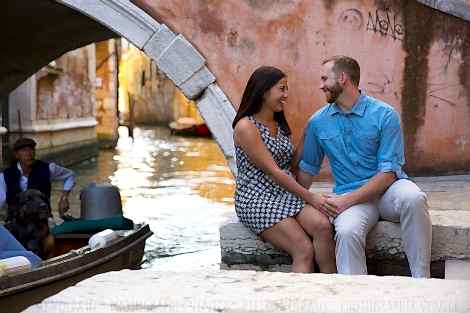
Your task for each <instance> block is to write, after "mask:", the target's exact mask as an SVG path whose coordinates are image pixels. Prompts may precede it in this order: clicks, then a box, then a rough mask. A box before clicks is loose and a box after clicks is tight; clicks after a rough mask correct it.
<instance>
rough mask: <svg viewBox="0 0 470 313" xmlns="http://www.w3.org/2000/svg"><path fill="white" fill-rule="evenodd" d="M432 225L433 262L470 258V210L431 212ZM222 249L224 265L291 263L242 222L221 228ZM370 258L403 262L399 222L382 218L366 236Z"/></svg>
mask: <svg viewBox="0 0 470 313" xmlns="http://www.w3.org/2000/svg"><path fill="white" fill-rule="evenodd" d="M430 215H431V219H432V224H433V241H432V251H431V252H432V256H431V259H432V261H435V262H440V261H443V262H446V261H447V260H463V261H466V262H468V261H469V260H470V212H468V211H433V210H431V211H430ZM220 248H221V255H222V263H223V264H224V266H228V267H231V266H232V265H243V264H251V265H255V266H259V267H260V268H263V267H270V266H272V265H284V264H290V263H291V259H290V257H289V256H288V255H287V254H286V253H285V252H283V251H280V250H278V249H276V248H274V247H273V246H272V245H271V244H269V243H267V242H263V241H262V240H261V239H260V238H259V237H258V236H256V235H255V234H254V233H253V232H251V231H250V230H248V229H247V228H246V227H245V226H243V225H242V224H241V223H229V224H226V225H223V226H221V227H220ZM366 253H367V257H368V258H369V259H374V260H386V261H392V262H403V261H404V260H405V254H404V252H403V247H402V240H401V235H400V224H399V223H391V222H386V221H380V222H379V223H377V225H376V226H375V227H374V229H372V231H371V232H370V233H369V235H368V237H367V249H366Z"/></svg>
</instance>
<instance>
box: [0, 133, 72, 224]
mask: <svg viewBox="0 0 470 313" xmlns="http://www.w3.org/2000/svg"><path fill="white" fill-rule="evenodd" d="M35 147H36V142H35V141H34V140H33V139H30V138H20V139H18V140H17V141H16V142H15V143H14V145H13V151H14V155H15V157H16V160H17V162H15V163H14V164H13V165H12V166H10V167H8V168H7V169H5V170H4V171H3V172H2V173H0V207H1V206H3V205H4V204H5V202H6V203H7V205H8V207H9V208H8V216H7V223H8V222H9V219H10V218H11V216H12V214H11V209H12V208H14V207H15V205H14V204H15V201H17V195H18V194H19V193H20V192H22V191H25V190H27V189H37V190H39V191H41V192H42V193H43V194H44V195H45V197H46V200H47V202H48V204H49V207H50V198H51V182H52V181H55V180H60V181H63V182H64V187H63V191H62V195H61V197H60V200H59V215H60V216H61V217H62V216H63V214H64V213H65V211H66V210H67V209H68V208H69V200H68V197H69V194H70V191H71V189H72V188H73V186H74V184H75V174H74V173H73V172H72V171H71V170H69V169H66V168H63V167H61V166H59V165H57V164H55V163H46V162H43V161H40V160H36V159H35ZM50 215H51V216H52V214H50Z"/></svg>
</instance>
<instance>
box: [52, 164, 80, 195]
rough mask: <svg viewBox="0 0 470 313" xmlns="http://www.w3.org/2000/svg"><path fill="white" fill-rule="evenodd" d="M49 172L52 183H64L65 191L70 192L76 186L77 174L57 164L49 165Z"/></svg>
mask: <svg viewBox="0 0 470 313" xmlns="http://www.w3.org/2000/svg"><path fill="white" fill-rule="evenodd" d="M49 172H50V173H51V180H52V181H63V182H64V190H65V191H70V190H72V188H73V186H75V173H74V172H73V171H72V170H69V169H67V168H65V167H62V166H59V165H57V164H55V163H49Z"/></svg>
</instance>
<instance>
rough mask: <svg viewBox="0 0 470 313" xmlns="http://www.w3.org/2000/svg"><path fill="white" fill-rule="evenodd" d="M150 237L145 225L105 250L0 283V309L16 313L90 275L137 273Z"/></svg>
mask: <svg viewBox="0 0 470 313" xmlns="http://www.w3.org/2000/svg"><path fill="white" fill-rule="evenodd" d="M151 235H152V232H151V230H150V228H149V227H148V225H145V226H143V227H141V228H140V229H138V230H136V231H135V232H134V233H132V234H130V235H129V236H126V237H123V238H120V239H119V240H117V241H116V242H114V243H113V244H111V245H109V246H108V247H105V248H102V249H98V250H95V251H87V252H85V253H83V254H78V255H74V252H72V253H68V254H66V255H64V256H61V257H57V258H54V259H53V260H50V261H49V260H48V261H47V262H46V264H45V266H42V267H40V268H38V269H35V270H33V271H31V272H27V273H23V274H18V275H15V276H12V277H3V278H2V279H1V280H0V308H8V312H20V311H22V310H24V309H26V308H27V307H29V306H31V305H33V304H36V303H39V302H41V301H42V300H44V299H45V298H47V297H50V296H52V295H54V294H56V293H58V292H60V291H61V290H63V289H65V288H67V287H70V286H72V285H75V284H76V283H78V282H80V281H81V280H84V279H86V278H89V277H92V276H94V275H97V274H100V273H105V272H109V271H118V270H122V269H138V268H139V267H140V263H141V260H142V257H143V255H144V248H145V240H146V239H147V238H148V237H150V236H151Z"/></svg>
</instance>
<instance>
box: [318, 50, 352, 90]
mask: <svg viewBox="0 0 470 313" xmlns="http://www.w3.org/2000/svg"><path fill="white" fill-rule="evenodd" d="M328 62H333V72H334V73H335V74H336V75H339V74H341V73H342V72H344V73H346V74H347V75H348V76H349V79H351V81H352V83H353V84H354V85H356V87H357V86H359V81H360V80H361V68H360V67H359V63H357V61H356V60H354V59H353V58H351V57H347V56H345V55H335V56H333V57H330V58H327V59H325V60H323V62H322V65H324V64H326V63H328Z"/></svg>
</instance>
